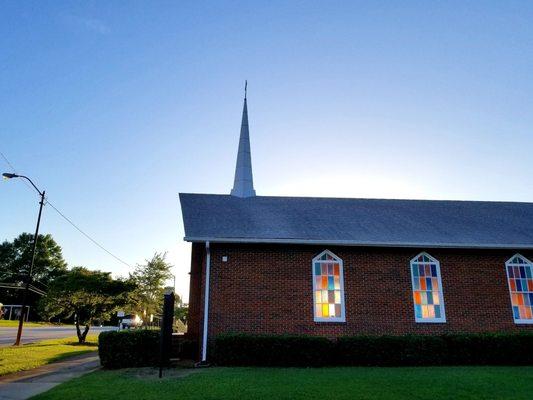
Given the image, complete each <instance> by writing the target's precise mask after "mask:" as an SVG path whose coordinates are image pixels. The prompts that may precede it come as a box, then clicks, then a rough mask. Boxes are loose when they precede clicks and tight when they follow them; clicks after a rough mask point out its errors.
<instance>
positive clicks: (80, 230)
mask: <svg viewBox="0 0 533 400" xmlns="http://www.w3.org/2000/svg"><path fill="white" fill-rule="evenodd" d="M0 155H1V156H2V158H3V159H4V161H5V162H6V164H7V165H8V166H9V167H10V168H11V170H12V171H13V172H14V173H15V174H17V170H16V169H15V167H14V166H13V164H11V162H10V161H9V160H8V158H7V157H6V156H5V154H4V153H2V152H1V151H0ZM23 181H24V183H26V184H27V185H28V186H29V183H27V182H26V181H25V180H23ZM46 204H48V205H49V206H50V207H52V209H53V210H54V211H55V212H57V213H58V214H59V215H60V216H61V217H62V218H63V219H64V220H65V221H67V222H68V223H69V224H70V225H72V226H73V227H74V228H75V229H76V230H77V231H78V232H80V233H81V234H82V235H83V236H85V237H86V238H87V239H89V240H90V241H91V242H92V243H93V244H95V245H96V246H98V247H99V248H100V249H101V250H103V251H105V252H106V253H107V254H109V255H110V256H111V257H113V258H114V259H115V260H117V261H119V262H121V263H122V264H124V265H126V266H127V267H128V268H132V266H131V265H130V264H128V263H127V262H126V261H124V260H123V259H121V258H120V257H118V256H116V255H115V254H113V253H112V252H110V251H109V250H107V249H106V248H105V247H104V246H102V245H101V244H100V243H98V242H97V241H96V240H95V239H93V238H92V237H91V236H89V234H87V233H85V232H84V231H83V230H82V229H81V228H80V227H79V226H78V225H76V224H75V223H74V222H72V220H71V219H70V218H68V217H67V216H66V215H65V214H63V213H62V212H61V211H59V209H58V208H57V207H56V206H54V205H53V204H52V203H50V200H49V199H48V196H46Z"/></svg>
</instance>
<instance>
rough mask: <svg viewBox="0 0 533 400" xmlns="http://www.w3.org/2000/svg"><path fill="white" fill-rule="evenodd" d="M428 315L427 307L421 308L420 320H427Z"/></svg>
mask: <svg viewBox="0 0 533 400" xmlns="http://www.w3.org/2000/svg"><path fill="white" fill-rule="evenodd" d="M428 315H429V313H428V306H422V318H427V317H428Z"/></svg>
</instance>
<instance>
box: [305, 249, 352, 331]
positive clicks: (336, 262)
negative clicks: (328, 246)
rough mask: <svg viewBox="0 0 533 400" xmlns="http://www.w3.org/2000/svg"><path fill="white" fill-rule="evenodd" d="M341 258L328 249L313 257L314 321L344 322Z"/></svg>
mask: <svg viewBox="0 0 533 400" xmlns="http://www.w3.org/2000/svg"><path fill="white" fill-rule="evenodd" d="M342 274H343V268H342V260H341V259H340V258H338V257H337V256H336V255H334V254H333V253H331V252H329V251H327V250H326V251H324V252H323V253H321V254H319V255H318V256H317V257H315V258H314V259H313V286H314V287H313V293H314V310H315V321H319V322H344V321H345V316H344V281H343V275H342Z"/></svg>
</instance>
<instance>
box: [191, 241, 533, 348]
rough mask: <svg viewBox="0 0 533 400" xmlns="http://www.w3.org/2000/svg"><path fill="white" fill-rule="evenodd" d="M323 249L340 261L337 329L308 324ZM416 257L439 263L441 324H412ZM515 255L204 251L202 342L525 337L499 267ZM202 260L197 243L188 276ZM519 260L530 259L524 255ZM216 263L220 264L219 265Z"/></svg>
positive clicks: (198, 299)
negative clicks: (239, 336) (228, 338)
mask: <svg viewBox="0 0 533 400" xmlns="http://www.w3.org/2000/svg"><path fill="white" fill-rule="evenodd" d="M326 248H327V249H329V250H331V251H332V252H334V253H335V254H336V255H337V256H339V257H340V258H342V259H343V261H344V289H345V306H346V322H344V323H327V322H322V323H317V322H314V321H313V293H312V275H311V274H312V270H311V260H312V259H313V257H315V256H316V255H317V254H319V253H320V252H321V251H323V250H325V249H326ZM195 249H196V252H195ZM421 251H427V252H428V253H429V254H430V255H432V256H433V257H435V258H437V259H438V260H439V261H440V266H441V276H442V285H443V292H444V302H445V308H446V323H442V324H429V323H415V319H414V310H413V301H412V288H411V276H410V269H409V261H410V260H411V258H413V257H414V256H415V255H417V254H418V253H420V252H421ZM200 253H202V256H200V255H199V254H200ZM515 253H516V252H514V251H491V250H475V251H474V250H450V249H434V250H432V249H388V248H360V247H334V246H295V245H236V244H211V285H210V286H211V288H210V291H211V293H210V310H209V335H210V337H211V338H212V337H213V336H214V335H216V334H219V333H224V332H247V333H273V334H274V333H276V334H280V333H290V334H310V335H324V336H329V337H334V336H337V335H357V334H394V335H400V334H405V333H420V334H431V333H446V332H489V331H491V332H501V331H506V332H511V331H519V330H531V329H533V326H524V325H515V324H514V322H513V316H512V312H511V304H510V297H509V291H508V286H507V281H506V275H505V261H507V260H508V259H509V258H510V257H511V256H512V255H513V254H515ZM204 254H205V245H204V244H198V245H193V263H192V264H193V267H192V271H197V270H200V269H202V271H205V257H203V255H204ZM521 254H523V255H524V256H526V257H529V258H530V259H531V258H533V253H532V252H521ZM222 256H227V257H228V261H227V262H222ZM196 276H198V275H191V298H190V305H191V315H190V323H189V332H190V333H191V334H193V333H194V334H198V333H199V332H201V326H202V320H201V319H202V310H203V291H204V286H203V283H204V279H201V283H200V282H197V281H196V280H195V281H194V284H193V279H195V278H194V277H196ZM193 305H194V307H193ZM193 325H196V327H197V328H195V327H194V326H193ZM198 337H200V336H198Z"/></svg>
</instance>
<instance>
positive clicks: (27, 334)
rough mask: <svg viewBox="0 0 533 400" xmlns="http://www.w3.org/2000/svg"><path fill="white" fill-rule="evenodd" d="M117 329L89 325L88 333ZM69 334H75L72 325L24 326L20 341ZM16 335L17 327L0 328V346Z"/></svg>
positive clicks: (10, 340)
mask: <svg viewBox="0 0 533 400" xmlns="http://www.w3.org/2000/svg"><path fill="white" fill-rule="evenodd" d="M113 329H117V328H115V327H113V326H104V327H95V326H93V327H91V329H90V330H89V335H90V334H94V333H100V332H102V331H109V330H113ZM69 336H76V328H75V327H74V326H66V327H63V326H58V327H56V326H52V327H39V328H24V330H23V331H22V343H32V342H38V341H40V340H46V339H61V338H65V337H69ZM16 337H17V328H0V346H9V345H12V344H13V343H14V342H15V338H16Z"/></svg>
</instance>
